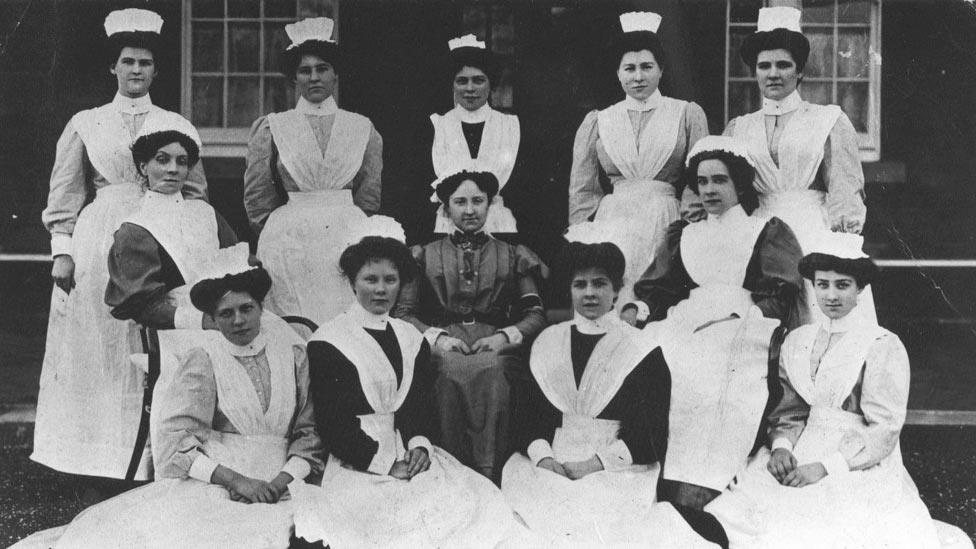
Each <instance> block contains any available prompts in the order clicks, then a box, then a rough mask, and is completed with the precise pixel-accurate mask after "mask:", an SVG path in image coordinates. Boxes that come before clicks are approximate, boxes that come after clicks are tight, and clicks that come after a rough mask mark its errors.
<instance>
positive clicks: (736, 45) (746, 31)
mask: <svg viewBox="0 0 976 549" xmlns="http://www.w3.org/2000/svg"><path fill="white" fill-rule="evenodd" d="M755 31H756V29H753V28H742V29H739V28H734V29H729V76H733V77H735V76H742V77H751V76H752V71H750V70H749V67H748V66H747V65H746V64H745V63H743V62H742V58H741V57H739V51H741V49H742V42H743V41H744V40H745V39H746V36H749V35H750V34H752V33H753V32H755Z"/></svg>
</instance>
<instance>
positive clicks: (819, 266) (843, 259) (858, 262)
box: [799, 231, 878, 287]
mask: <svg viewBox="0 0 976 549" xmlns="http://www.w3.org/2000/svg"><path fill="white" fill-rule="evenodd" d="M863 246H864V237H862V236H861V235H859V234H853V233H835V232H831V231H824V232H823V233H822V234H821V235H820V237H819V238H818V239H817V241H816V243H815V244H814V245H813V246H812V247H811V250H810V253H809V254H807V255H806V256H804V257H803V259H801V260H800V267H799V270H800V275H802V276H803V278H807V279H809V280H813V279H814V277H815V276H816V274H817V271H834V272H837V273H841V274H846V275H850V276H853V277H854V278H855V279H856V280H857V283H858V285H859V286H862V287H863V286H867V285H868V284H871V283H872V282H873V281H874V280H875V279H876V278H877V276H878V267H877V265H875V264H874V262H873V261H871V258H870V257H868V255H867V254H865V253H864V250H863Z"/></svg>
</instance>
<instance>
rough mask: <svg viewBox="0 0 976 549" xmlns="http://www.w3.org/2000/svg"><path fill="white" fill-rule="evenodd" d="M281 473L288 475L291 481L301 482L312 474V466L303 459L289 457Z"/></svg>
mask: <svg viewBox="0 0 976 549" xmlns="http://www.w3.org/2000/svg"><path fill="white" fill-rule="evenodd" d="M281 472H282V473H288V474H289V475H291V478H292V479H293V480H298V481H302V480H305V477H307V476H308V474H309V473H311V472H312V466H311V465H310V464H309V463H308V461H306V460H305V459H304V458H300V457H298V456H291V457H290V458H288V461H287V462H285V466H284V467H282V468H281Z"/></svg>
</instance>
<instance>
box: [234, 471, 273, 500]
mask: <svg viewBox="0 0 976 549" xmlns="http://www.w3.org/2000/svg"><path fill="white" fill-rule="evenodd" d="M228 490H229V491H230V493H231V497H233V494H235V493H236V494H238V495H239V496H241V497H242V498H244V500H245V501H246V502H248V503H275V502H277V501H278V498H277V497H276V496H275V492H274V488H272V486H271V483H270V482H264V481H263V480H257V479H253V478H249V477H245V476H244V475H238V476H237V478H235V479H234V480H233V481H231V483H230V487H229V488H228Z"/></svg>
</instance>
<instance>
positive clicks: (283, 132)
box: [258, 110, 372, 325]
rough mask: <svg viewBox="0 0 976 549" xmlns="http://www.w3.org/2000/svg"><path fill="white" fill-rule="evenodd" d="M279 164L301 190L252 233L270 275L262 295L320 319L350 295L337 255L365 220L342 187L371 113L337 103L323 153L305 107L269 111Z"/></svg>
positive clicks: (280, 308) (281, 309) (352, 172)
mask: <svg viewBox="0 0 976 549" xmlns="http://www.w3.org/2000/svg"><path fill="white" fill-rule="evenodd" d="M268 125H269V127H270V129H271V134H272V136H273V137H274V141H275V143H276V144H277V146H278V151H279V153H280V154H281V163H282V164H283V165H284V166H285V168H286V169H287V170H288V173H289V174H291V176H292V178H293V179H294V180H295V183H296V184H297V185H298V188H299V189H300V191H298V192H289V193H288V202H287V203H286V204H284V205H283V206H281V207H280V208H278V209H276V210H275V211H273V212H271V215H270V216H268V221H267V223H266V224H265V226H264V230H262V231H261V236H260V238H259V240H258V257H259V258H260V259H261V262H262V263H263V265H264V268H265V269H267V270H268V273H269V274H270V275H271V280H272V285H271V291H270V292H269V293H268V296H267V298H266V301H265V305H266V306H267V307H268V308H269V310H271V311H273V312H275V313H277V314H279V315H282V316H284V315H299V316H303V317H305V318H308V319H310V320H312V321H313V322H315V323H316V324H319V325H321V324H323V323H325V322H327V321H328V320H330V319H332V318H333V317H335V316H336V315H337V314H339V313H341V312H342V311H344V310H345V309H346V307H348V306H349V304H350V303H351V302H352V299H353V294H352V292H350V291H349V283H348V281H346V279H345V278H344V277H343V276H342V274H341V273H340V272H339V256H340V255H341V254H342V252H343V250H344V249H345V248H346V246H348V245H349V244H351V243H350V242H347V241H348V239H349V235H350V234H351V227H353V226H355V225H357V224H359V223H361V222H362V221H363V220H364V219H366V214H365V213H363V212H362V210H360V209H359V208H357V207H356V205H355V204H354V203H353V199H352V191H351V190H348V189H345V187H346V186H348V185H349V183H350V182H351V181H352V180H353V178H354V177H355V176H356V173H357V172H358V171H359V168H360V167H361V166H362V158H363V154H364V153H365V151H366V145H367V144H368V142H369V135H370V131H371V127H372V126H371V125H370V122H369V119H367V118H366V117H364V116H360V115H358V114H355V113H351V112H348V111H343V110H339V111H337V112H336V115H335V122H334V123H333V126H332V136H331V138H330V139H329V147H328V149H327V150H326V151H325V154H324V155H323V154H322V153H321V152H320V151H321V149H320V148H319V146H318V142H317V141H316V139H315V134H314V133H313V132H312V127H311V125H309V122H308V120H307V119H306V117H305V114H303V113H301V112H298V111H295V110H291V111H287V112H283V113H277V114H270V115H268Z"/></svg>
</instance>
